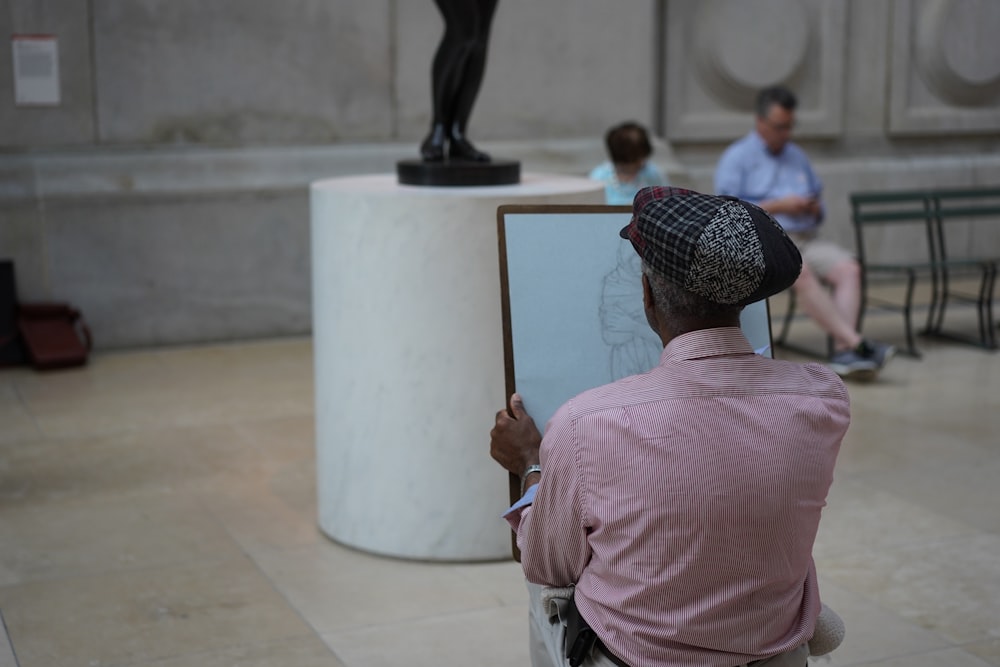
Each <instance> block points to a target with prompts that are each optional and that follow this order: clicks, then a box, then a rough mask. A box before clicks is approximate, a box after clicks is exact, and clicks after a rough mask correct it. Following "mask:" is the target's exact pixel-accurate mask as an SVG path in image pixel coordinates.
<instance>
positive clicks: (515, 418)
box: [490, 394, 542, 475]
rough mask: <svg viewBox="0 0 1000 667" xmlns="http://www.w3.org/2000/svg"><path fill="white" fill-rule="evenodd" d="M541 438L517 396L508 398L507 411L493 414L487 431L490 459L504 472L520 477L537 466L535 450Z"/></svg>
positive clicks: (536, 452)
mask: <svg viewBox="0 0 1000 667" xmlns="http://www.w3.org/2000/svg"><path fill="white" fill-rule="evenodd" d="M541 443H542V434H541V433H540V432H539V430H538V427H537V426H535V420H533V419H532V418H531V416H530V415H529V414H528V413H527V412H525V411H524V401H523V400H521V395H520V394H514V395H513V396H511V397H510V411H509V412H508V411H507V410H501V411H500V412H498V413H497V418H496V425H495V426H494V427H493V430H491V431H490V456H492V457H493V459H494V460H495V461H496V462H497V463H499V464H500V465H502V466H503V467H504V468H506V469H507V470H509V471H510V472H512V473H514V474H515V475H520V474H521V473H523V472H524V471H525V469H526V468H527V467H528V466H530V465H532V464H534V463H538V448H539V446H540V445H541Z"/></svg>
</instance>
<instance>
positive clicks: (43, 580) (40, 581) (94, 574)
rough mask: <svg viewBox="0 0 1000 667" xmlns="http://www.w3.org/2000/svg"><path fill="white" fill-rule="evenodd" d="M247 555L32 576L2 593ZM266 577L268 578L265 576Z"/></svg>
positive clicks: (211, 564) (5, 587) (204, 564)
mask: <svg viewBox="0 0 1000 667" xmlns="http://www.w3.org/2000/svg"><path fill="white" fill-rule="evenodd" d="M237 546H238V545H237ZM245 557H246V554H245V553H243V552H242V550H241V553H240V554H238V555H232V556H220V557H214V558H213V557H197V558H189V559H186V560H179V561H170V562H164V563H155V564H149V565H140V566H136V567H120V568H111V569H101V570H90V571H86V570H84V571H79V572H68V573H61V574H56V575H55V576H51V577H31V578H28V579H25V580H23V581H18V582H15V583H8V584H0V593H2V592H3V591H6V590H9V589H18V588H28V587H31V586H38V585H44V584H57V583H65V582H70V581H75V580H81V581H84V580H87V579H99V578H102V577H110V576H115V575H133V574H140V573H142V572H153V571H156V570H163V569H181V570H201V569H209V568H211V567H215V566H217V565H219V564H221V563H225V562H228V561H235V560H237V559H239V558H245ZM251 560H252V559H251ZM254 565H255V566H256V563H254ZM265 579H267V578H266V577H265ZM268 583H270V580H268Z"/></svg>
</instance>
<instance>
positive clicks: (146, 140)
mask: <svg viewBox="0 0 1000 667" xmlns="http://www.w3.org/2000/svg"><path fill="white" fill-rule="evenodd" d="M442 27H443V24H442V21H441V18H440V17H439V15H438V13H437V11H436V10H435V8H434V5H433V3H432V2H430V0H406V1H401V0H337V1H336V2H331V1H330V0H286V1H284V2H280V3H279V2H263V1H259V0H213V2H210V3H204V2H194V0H129V1H128V2H125V1H123V0H92V1H91V2H89V3H83V2H78V1H76V0H0V34H6V35H16V34H31V35H38V34H43V35H54V36H55V37H56V38H57V40H58V48H59V61H58V65H59V73H60V94H61V103H60V104H59V105H58V106H54V107H22V106H16V105H15V104H14V102H13V101H14V94H13V89H14V71H13V63H12V58H11V49H10V48H4V49H0V257H5V258H7V257H9V258H13V259H14V261H15V268H16V272H17V280H18V284H19V291H20V294H21V297H22V299H25V300H35V299H56V300H69V301H72V302H74V303H75V304H76V305H78V306H79V307H80V308H81V309H82V310H83V311H84V313H85V314H86V315H87V317H88V319H89V320H90V321H91V324H92V327H93V329H94V333H95V338H96V341H97V344H98V345H99V346H101V347H123V346H134V345H150V344H164V343H180V342H197V341H204V340H219V339H227V338H235V337H256V336H272V335H282V334H303V333H308V332H309V330H310V317H309V312H310V295H309V273H310V271H309V266H308V262H309V251H308V248H309V239H308V216H309V211H308V195H307V187H308V184H309V182H311V181H312V180H316V179H319V178H326V177H330V176H338V175H348V174H358V173H377V172H386V171H392V170H393V169H394V164H395V161H396V160H398V159H400V158H407V157H415V155H416V147H417V144H418V142H419V141H420V139H421V138H422V136H423V134H424V132H425V131H426V128H427V126H428V124H429V118H430V102H429V97H430V90H429V88H430V86H429V80H430V62H431V59H432V57H433V54H434V50H435V48H436V46H437V41H438V39H439V38H440V34H441V30H442ZM998 31H1000V4H998V3H996V2H992V1H991V0H950V1H949V0H846V1H843V2H830V1H829V0H629V2H628V3H626V4H625V5H623V4H621V3H608V2H605V1H603V0H576V1H575V2H573V3H572V7H569V6H568V5H566V4H564V3H537V2H531V1H530V0H504V2H501V3H500V4H499V7H498V10H497V15H496V19H495V22H494V27H493V31H492V35H491V40H492V41H491V45H490V51H489V65H488V67H487V73H486V77H485V80H484V82H483V88H482V92H481V93H480V96H479V99H478V101H477V105H476V109H475V111H474V113H473V116H472V123H471V127H470V135H471V136H472V137H473V139H474V140H476V141H477V143H479V144H481V146H482V147H484V148H486V149H488V150H491V151H492V152H494V153H495V154H497V155H498V156H501V157H509V158H513V159H519V160H521V161H522V167H523V169H524V170H526V171H551V172H560V173H573V174H583V173H585V172H586V170H587V169H588V168H589V167H590V166H592V165H593V164H594V163H596V162H597V161H599V160H601V159H602V158H603V149H602V145H601V136H602V135H603V132H604V130H605V129H606V128H607V127H608V126H609V125H611V124H612V123H615V122H618V121H621V120H624V119H628V118H631V119H635V120H638V121H640V122H642V123H644V124H646V125H648V126H649V127H650V128H651V129H652V130H653V131H654V132H655V133H656V134H657V142H656V147H657V149H656V153H655V155H654V159H655V160H656V161H657V162H658V163H659V164H660V165H661V166H662V167H663V168H664V169H665V170H666V171H667V173H668V174H669V176H670V178H671V180H672V181H674V182H675V183H678V184H684V185H689V186H694V187H697V188H700V189H705V190H709V189H711V172H712V166H713V164H714V160H715V159H716V157H717V156H718V154H719V152H720V151H721V150H722V149H723V148H724V147H725V145H726V144H727V143H728V142H729V141H731V140H733V139H734V138H736V137H738V136H740V135H742V134H743V133H745V132H746V131H747V130H748V129H749V128H750V125H751V113H752V112H751V104H752V99H753V93H754V91H756V89H758V88H759V87H760V86H763V85H767V84H770V83H774V82H779V81H780V82H784V83H787V84H788V85H790V86H792V87H793V88H794V89H795V90H796V91H797V92H798V93H799V96H800V99H801V107H800V112H799V114H798V116H799V126H798V128H797V130H796V137H797V139H798V140H799V141H800V142H801V143H802V144H803V145H804V146H805V147H806V149H807V150H808V151H809V152H810V154H811V155H812V156H813V157H814V160H815V163H816V167H817V170H818V171H819V173H820V175H821V176H822V177H823V178H824V181H825V183H826V197H827V204H828V208H829V210H830V214H831V215H830V224H829V230H828V235H829V236H830V237H832V238H834V239H836V240H840V241H841V242H844V243H847V244H850V243H851V238H850V229H849V225H848V224H847V218H846V215H847V194H848V193H849V192H851V191H854V190H860V189H875V188H884V187H918V186H943V185H956V186H958V185H975V184H997V183H1000V158H998V157H997V156H998V155H1000V151H998V148H1000V139H998V137H1000V132H998V130H1000V41H997V40H996V39H995V34H996V33H997V32H998ZM992 238H995V239H996V241H995V243H996V244H997V247H994V248H987V250H991V251H993V252H1000V234H997V235H995V236H994V237H992ZM890 245H891V244H890Z"/></svg>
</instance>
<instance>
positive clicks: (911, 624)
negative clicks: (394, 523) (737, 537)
mask: <svg viewBox="0 0 1000 667" xmlns="http://www.w3.org/2000/svg"><path fill="white" fill-rule="evenodd" d="M924 349H925V351H926V355H925V358H924V359H923V360H921V361H915V360H911V359H907V358H899V359H897V360H896V361H894V362H893V364H892V365H891V366H890V367H889V368H888V369H887V370H886V372H885V373H884V374H883V376H882V377H881V379H880V381H879V382H877V383H875V384H870V385H851V396H852V403H853V415H854V417H853V423H852V427H851V429H850V432H849V434H848V437H847V440H846V442H845V445H844V448H843V451H842V453H841V456H840V459H839V462H838V469H837V476H836V481H835V483H834V487H833V490H832V493H831V497H830V500H829V506H828V507H827V508H826V510H825V513H824V519H823V524H822V527H821V532H820V537H819V540H818V543H817V546H816V551H815V554H816V560H817V563H818V567H819V571H820V580H821V586H822V594H823V598H824V599H825V600H826V601H827V602H828V603H829V604H830V605H831V606H833V607H834V608H835V609H837V610H838V611H839V613H840V614H841V615H842V616H843V617H844V619H845V621H846V623H847V626H848V634H847V639H846V641H845V643H844V644H843V645H842V646H841V648H840V649H838V650H837V651H836V652H835V653H834V654H833V655H832V656H831V658H829V659H823V660H820V661H818V664H829V665H834V666H841V665H845V666H846V665H880V666H884V667H895V666H899V667H902V666H904V665H905V666H907V667H931V666H935V667H937V666H946V667H976V666H980V667H981V666H985V665H994V666H997V665H1000V355H997V354H991V353H989V352H985V351H982V350H979V349H976V348H973V347H969V346H965V345H957V344H953V343H934V342H925V343H924ZM779 356H780V354H779ZM498 407H499V406H498ZM491 419H492V415H489V416H486V417H485V418H484V423H485V424H487V425H488V424H489V422H490V421H491ZM486 438H487V433H486V432H485V430H484V443H483V444H484V449H483V456H484V457H487V456H488V455H487V451H486ZM489 464H491V463H489ZM314 477H315V474H314V443H313V394H312V347H311V343H310V341H309V340H308V339H305V338H303V339H281V340H269V341H258V342H245V343H233V344H226V345H210V346H200V347H188V348H169V349H167V348H164V349H152V350H140V351H123V352H106V353H98V354H95V355H94V356H93V358H92V361H91V363H90V364H89V365H88V366H87V367H85V368H82V369H76V370H67V371H59V372H52V373H44V374H43V373H36V372H34V371H32V370H30V369H27V368H16V369H3V370H0V613H2V614H3V618H4V620H5V622H6V627H7V630H8V632H9V646H11V647H12V649H13V652H11V651H10V650H9V649H8V648H7V646H6V645H5V644H4V641H3V637H2V632H0V667H11V666H13V665H14V664H16V663H15V662H14V661H15V660H17V661H19V664H20V667H70V666H73V667H80V666H82V667H106V666H114V667H194V666H197V667H223V666H225V667H234V666H237V665H238V666H240V667H271V666H280V667H321V666H322V667H336V666H341V665H342V666H345V667H382V666H396V665H404V664H405V665H412V666H417V667H420V666H424V665H426V666H428V667H429V666H431V665H435V666H442V665H443V666H447V665H456V666H458V665H463V666H464V665H468V664H477V665H481V666H484V667H493V666H497V667H499V666H504V667H508V666H514V665H527V664H528V658H527V655H528V653H527V648H526V640H527V630H526V605H525V601H524V588H523V586H522V582H521V577H520V572H519V569H518V566H517V565H516V564H515V563H513V562H497V563H485V564H454V563H451V564H445V563H419V562H411V561H403V560H394V559H389V558H382V557H376V556H371V555H368V554H365V553H362V552H358V551H354V550H351V549H347V548H344V547H341V546H339V545H337V544H335V543H333V542H331V541H330V540H328V539H327V538H325V537H324V536H323V535H322V534H321V533H320V532H319V531H318V530H317V528H316V506H315V504H316V501H315V481H314ZM15 655H16V658H15Z"/></svg>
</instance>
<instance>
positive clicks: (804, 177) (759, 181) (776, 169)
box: [715, 132, 823, 233]
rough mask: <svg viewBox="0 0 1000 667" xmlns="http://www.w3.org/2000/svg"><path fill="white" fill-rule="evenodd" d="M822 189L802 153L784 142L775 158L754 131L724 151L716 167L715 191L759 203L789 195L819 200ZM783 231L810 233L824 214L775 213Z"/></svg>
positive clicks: (791, 144)
mask: <svg viewBox="0 0 1000 667" xmlns="http://www.w3.org/2000/svg"><path fill="white" fill-rule="evenodd" d="M822 190H823V183H822V182H821V181H820V180H819V177H818V176H817V175H816V172H814V171H813V168H812V165H811V164H809V158H808V157H806V154H805V151H803V150H802V149H801V148H799V147H798V146H797V145H795V144H794V143H791V142H789V143H787V144H785V147H784V148H783V149H782V151H781V152H780V153H778V154H777V155H774V154H773V153H771V151H769V150H768V149H767V144H765V143H764V140H763V139H762V138H761V136H760V135H759V134H757V133H756V132H750V133H749V134H747V135H746V136H745V137H743V138H742V139H739V140H738V141H736V142H734V143H733V144H731V145H730V146H729V148H727V149H726V150H725V152H724V153H723V154H722V157H721V158H719V163H718V165H717V166H716V168H715V192H716V194H720V195H732V196H734V197H739V198H740V199H744V200H746V201H748V202H752V203H754V204H759V203H760V202H762V201H767V200H768V199H778V198H780V197H785V196H788V195H801V196H806V197H818V196H819V195H820V193H821V192H822ZM774 218H775V219H776V220H777V221H778V223H779V224H780V225H781V226H782V227H783V228H784V229H785V231H786V232H799V233H801V232H810V231H812V230H814V229H815V228H816V227H818V226H819V224H820V223H821V222H822V221H823V215H822V214H820V215H819V216H812V215H787V214H782V213H779V214H775V216H774Z"/></svg>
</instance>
